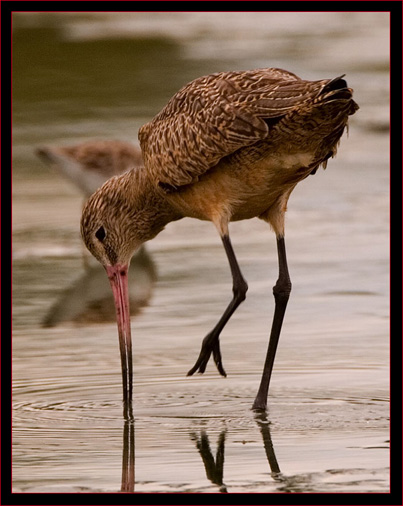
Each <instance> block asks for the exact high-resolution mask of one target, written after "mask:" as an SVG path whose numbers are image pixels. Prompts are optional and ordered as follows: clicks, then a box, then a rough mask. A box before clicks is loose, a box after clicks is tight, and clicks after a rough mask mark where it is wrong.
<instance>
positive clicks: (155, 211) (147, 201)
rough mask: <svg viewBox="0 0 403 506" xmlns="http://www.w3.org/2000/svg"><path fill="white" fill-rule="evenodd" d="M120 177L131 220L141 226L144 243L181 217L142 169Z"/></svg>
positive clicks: (133, 170)
mask: <svg viewBox="0 0 403 506" xmlns="http://www.w3.org/2000/svg"><path fill="white" fill-rule="evenodd" d="M121 177H122V183H123V185H127V196H128V200H129V202H128V203H129V206H130V208H131V209H133V214H134V216H133V220H134V221H135V222H137V223H138V224H141V227H138V229H139V230H142V231H143V233H144V240H145V241H147V240H149V239H152V238H153V237H155V236H156V235H157V234H159V233H160V232H161V231H162V230H163V229H164V227H165V225H167V224H168V223H170V222H171V221H176V220H179V219H180V218H182V217H183V216H182V215H180V214H178V211H177V210H175V209H174V208H173V207H172V205H171V204H170V203H169V201H168V200H167V199H166V198H165V196H164V192H163V191H162V190H159V188H158V187H157V186H156V185H155V184H154V183H153V182H152V181H151V179H150V177H149V175H148V173H147V170H146V169H144V168H143V167H141V168H135V169H132V170H130V171H128V172H126V173H125V174H124V175H123V176H121ZM139 222H141V223H139Z"/></svg>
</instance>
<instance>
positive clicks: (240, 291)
mask: <svg viewBox="0 0 403 506" xmlns="http://www.w3.org/2000/svg"><path fill="white" fill-rule="evenodd" d="M221 239H222V242H223V244H224V248H225V252H226V253H227V257H228V261H229V265H230V268H231V274H232V291H233V294H234V295H233V298H232V300H231V302H230V303H229V305H228V307H227V309H226V310H225V311H224V314H223V315H222V317H221V319H220V321H219V322H218V323H217V325H216V326H215V327H214V328H213V330H212V331H211V332H210V333H209V334H207V336H206V337H205V338H204V340H203V343H202V348H201V351H200V355H199V358H198V359H197V362H196V364H195V365H194V366H193V367H192V369H190V371H189V372H188V374H187V375H188V376H191V375H192V374H194V373H195V372H196V371H198V372H200V373H203V372H204V371H205V370H206V366H207V362H208V361H209V359H210V356H211V353H213V358H214V362H215V364H216V366H217V369H218V371H219V373H220V374H221V375H222V376H226V375H227V374H226V372H225V371H224V368H223V365H222V361H221V352H220V333H221V331H222V329H223V328H224V326H225V324H226V323H227V322H228V320H229V319H230V318H231V316H232V314H233V313H234V311H235V310H236V308H237V307H238V306H239V304H240V303H241V302H242V301H243V300H245V297H246V292H247V290H248V285H247V283H246V281H245V280H244V278H243V276H242V273H241V270H240V268H239V265H238V262H237V259H236V257H235V253H234V250H233V249H232V245H231V241H230V238H229V235H228V233H225V234H222V235H221Z"/></svg>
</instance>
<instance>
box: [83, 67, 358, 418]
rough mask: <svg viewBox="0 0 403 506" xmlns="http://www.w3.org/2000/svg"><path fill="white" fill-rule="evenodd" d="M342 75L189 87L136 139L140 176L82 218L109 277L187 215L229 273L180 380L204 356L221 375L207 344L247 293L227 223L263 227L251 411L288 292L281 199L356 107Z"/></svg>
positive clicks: (255, 77)
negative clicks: (224, 302)
mask: <svg viewBox="0 0 403 506" xmlns="http://www.w3.org/2000/svg"><path fill="white" fill-rule="evenodd" d="M342 77H343V76H341V77H338V78H335V79H324V80H319V81H304V80H302V79H300V78H298V77H297V76H296V75H295V74H292V73H290V72H287V71H285V70H281V69H270V68H269V69H257V70H251V71H245V72H222V73H218V74H212V75H210V76H205V77H201V78H199V79H196V80H195V81H192V82H191V83H189V84H188V85H186V86H184V87H183V88H182V89H181V90H180V91H179V92H178V93H176V95H174V97H173V98H172V99H171V100H170V101H169V102H168V104H167V105H166V106H165V107H164V109H162V111H161V112H160V113H159V114H158V115H157V116H156V117H155V118H154V119H153V120H152V121H151V122H150V123H147V124H146V125H144V126H143V127H142V128H141V129H140V131H139V140H140V145H141V149H142V152H143V157H144V164H145V167H144V168H140V169H135V170H133V171H131V172H128V173H126V174H124V175H123V176H120V177H116V178H113V179H111V180H109V181H108V182H107V183H106V184H105V185H104V186H103V187H102V188H101V189H100V190H98V191H97V192H96V193H95V194H94V195H93V196H92V197H91V198H90V200H89V201H88V202H87V204H86V206H85V207H84V210H83V217H82V235H83V239H84V242H85V244H86V245H87V247H88V249H89V250H90V251H91V253H93V255H94V256H95V257H96V258H97V259H98V260H99V261H100V262H101V263H102V264H103V265H104V266H105V267H106V269H107V271H108V273H109V276H110V278H113V279H115V278H116V276H118V277H119V274H118V273H119V270H120V269H121V267H122V266H123V267H125V266H127V265H128V263H129V262H130V258H131V255H132V254H133V251H135V250H136V248H138V247H139V245H140V244H142V243H143V242H144V241H146V240H149V239H151V238H153V237H154V236H155V235H157V234H158V233H159V232H160V231H161V230H162V229H163V228H164V226H165V225H166V224H167V223H169V222H170V221H173V220H177V219H180V218H183V217H185V216H188V217H194V218H198V219H201V220H210V221H212V222H213V223H214V224H215V226H216V227H217V229H218V231H219V233H220V235H221V238H222V240H223V244H224V247H225V250H226V253H227V255H228V259H229V263H230V267H231V272H232V276H233V285H234V286H233V289H234V298H233V300H232V301H231V303H230V304H229V306H228V307H227V309H226V311H225V312H224V314H223V317H222V318H221V320H220V321H219V323H218V324H217V325H216V327H215V328H214V329H213V331H212V332H210V334H208V336H207V337H206V338H205V340H204V341H203V346H202V351H201V353H200V356H199V359H198V361H197V362H196V364H195V366H194V367H193V368H192V369H191V370H190V371H189V374H193V373H194V372H196V371H197V370H198V371H199V372H204V370H205V368H206V364H207V362H208V360H209V357H210V355H211V354H213V357H214V360H215V362H216V365H217V367H218V369H219V371H220V373H221V374H223V375H225V371H224V369H223V367H222V363H221V354H220V349H219V334H220V332H221V330H222V328H223V327H224V325H225V324H226V322H227V321H228V319H229V318H230V316H231V315H232V314H233V312H234V311H235V309H236V307H237V306H238V305H239V304H240V302H242V300H243V299H244V298H245V294H246V290H247V285H246V282H245V280H244V279H243V277H242V274H241V272H240V269H239V266H238V264H237V261H236V258H235V255H234V252H233V250H232V246H231V243H230V240H229V233H228V224H229V222H230V221H235V220H243V219H249V218H253V217H259V218H262V219H263V220H265V221H267V222H268V223H270V225H271V226H272V227H273V229H274V231H275V233H276V236H277V245H278V253H279V266H280V272H279V279H278V281H277V284H276V286H275V288H274V295H275V299H276V311H275V316H274V320H273V327H272V333H271V338H270V345H269V352H268V362H267V363H266V365H265V368H264V374H263V379H262V384H261V389H260V390H259V393H258V396H257V397H256V400H255V404H254V407H255V408H256V409H264V408H265V407H266V399H267V390H268V385H269V380H270V375H271V368H272V365H273V361H274V355H275V350H276V346H277V341H278V337H279V334H280V330H281V323H282V320H283V316H284V312H285V307H286V304H287V300H288V296H289V293H290V290H291V282H290V279H289V275H288V269H287V263H286V258H285V245H284V214H285V211H286V205H287V201H288V198H289V196H290V193H291V192H292V190H293V189H294V187H295V186H296V184H297V183H298V182H299V181H301V180H303V179H304V178H306V177H307V176H308V175H309V174H313V173H315V172H316V170H317V168H318V167H319V165H321V164H323V165H324V166H325V165H326V163H327V160H328V158H330V157H332V156H334V155H335V153H336V149H337V145H338V142H339V140H340V137H341V135H342V133H343V131H344V129H345V127H346V126H347V122H348V117H349V115H351V114H354V112H355V111H356V110H357V109H358V106H357V105H356V103H355V102H354V101H353V99H352V90H351V89H350V88H348V87H347V84H346V82H345V80H344V79H343V78H342ZM122 272H123V271H122ZM116 279H117V278H116ZM112 286H114V285H112ZM118 311H119V308H118Z"/></svg>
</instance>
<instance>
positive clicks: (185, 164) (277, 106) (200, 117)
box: [139, 68, 328, 187]
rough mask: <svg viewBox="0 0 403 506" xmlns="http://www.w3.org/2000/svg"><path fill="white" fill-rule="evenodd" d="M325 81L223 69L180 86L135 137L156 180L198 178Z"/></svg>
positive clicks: (178, 182)
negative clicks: (137, 136) (224, 70)
mask: <svg viewBox="0 0 403 506" xmlns="http://www.w3.org/2000/svg"><path fill="white" fill-rule="evenodd" d="M327 82H328V81H327V80H325V81H303V80H302V79H300V78H298V77H297V76H296V75H295V74H292V73H290V72H287V71H285V70H281V69H271V68H268V69H258V70H253V71H245V72H221V73H217V74H211V75H209V76H204V77H201V78H199V79H196V80H195V81H192V82H191V83H189V84H188V85H186V86H184V87H183V88H182V89H181V90H179V91H178V93H176V94H175V95H174V96H173V97H172V98H171V100H170V101H169V102H168V104H167V105H166V106H165V107H164V109H162V111H161V112H160V113H159V114H158V115H157V116H155V118H154V119H153V120H152V121H151V122H149V123H147V124H146V125H144V126H142V127H141V129H140V131H139V141H140V145H141V149H142V152H143V157H144V163H145V166H146V168H147V170H148V171H149V172H150V173H151V175H152V177H153V178H154V180H155V181H156V182H158V183H163V184H167V185H170V186H174V187H179V186H183V185H186V184H189V183H192V182H195V181H197V179H198V178H199V176H201V175H202V174H204V173H205V172H206V171H208V170H209V169H210V168H211V167H213V166H214V165H216V164H217V163H218V162H219V161H220V159H221V158H223V157H225V156H227V155H229V154H231V153H233V152H235V151H237V150H238V149H240V148H242V147H245V146H249V145H251V144H254V143H256V142H258V141H260V140H262V139H265V138H267V137H268V136H269V135H270V127H269V125H268V122H265V119H266V120H267V119H272V118H281V117H282V116H284V115H286V114H287V113H289V112H290V111H292V110H293V109H295V108H298V107H300V106H301V105H303V104H304V103H306V102H307V101H312V99H313V98H315V97H316V96H317V95H318V94H319V93H320V91H321V89H322V88H323V86H324V85H325V84H326V83H327Z"/></svg>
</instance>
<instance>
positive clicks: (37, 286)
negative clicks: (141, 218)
mask: <svg viewBox="0 0 403 506" xmlns="http://www.w3.org/2000/svg"><path fill="white" fill-rule="evenodd" d="M221 16H225V22H223V20H222V19H221V18H220V14H214V15H210V16H209V14H208V13H200V14H192V13H189V14H186V13H184V14H176V15H175V14H152V13H150V14H135V13H133V14H125V15H124V16H123V15H119V14H115V15H111V14H109V15H106V16H97V17H95V18H94V17H92V16H90V15H85V16H83V15H82V16H80V15H77V16H72V17H71V16H68V15H64V16H62V17H61V18H57V19H56V18H55V17H53V16H49V15H45V14H42V15H40V16H35V17H33V16H32V15H31V16H30V15H25V16H18V17H16V19H15V23H14V25H15V32H14V51H13V54H14V80H13V86H14V100H13V107H14V121H13V140H14V146H13V156H14V160H13V408H14V410H13V487H14V491H15V492H38V491H46V492H49V491H55V492H77V491H83V492H118V491H120V489H121V478H122V460H123V461H125V460H126V459H125V458H123V453H124V449H125V448H126V449H127V447H128V446H129V447H130V442H128V437H127V432H128V431H126V433H125V431H124V422H123V419H122V406H121V376H120V363H119V352H118V344H117V330H116V324H115V322H114V321H111V322H110V323H102V322H99V323H91V324H89V323H87V324H85V323H84V324H83V323H82V324H80V325H78V324H74V323H69V322H65V323H63V324H61V325H59V326H57V327H52V328H42V326H41V324H42V322H43V320H44V318H46V315H48V314H49V311H50V309H51V307H52V306H54V304H55V302H57V301H58V300H60V297H62V296H63V294H64V293H65V291H66V289H68V288H69V287H70V286H71V285H72V283H74V282H75V281H77V279H78V278H80V277H81V276H83V273H84V268H83V260H82V255H83V249H82V244H81V240H80V237H79V233H78V224H79V218H80V208H81V204H82V197H81V195H80V194H79V192H78V191H77V190H76V189H75V188H74V186H72V185H71V184H70V183H67V182H65V181H64V180H62V179H61V178H60V176H58V175H57V174H56V173H55V172H52V171H51V170H50V169H48V168H46V167H45V166H43V165H42V164H41V162H40V161H39V160H37V159H36V158H35V156H34V154H33V151H34V148H35V147H36V146H37V145H39V144H42V143H55V144H56V143H69V142H70V143H71V142H79V141H83V140H87V139H93V138H120V139H126V140H136V137H137V130H138V128H139V126H140V125H141V124H143V123H144V122H145V121H148V120H149V119H150V118H151V117H152V116H153V115H154V114H155V113H157V112H158V110H159V109H160V108H161V107H162V106H163V105H164V103H165V102H166V101H167V100H168V98H169V97H170V96H171V95H172V94H173V93H174V92H175V91H177V89H179V87H180V86H181V85H183V84H185V83H186V82H188V81H189V80H191V79H193V78H195V77H198V76H200V75H203V74H206V73H210V72H215V71H219V70H229V69H233V70H235V69H241V68H243V69H246V68H254V67H260V66H279V67H283V68H286V69H287V70H290V71H293V72H295V73H297V74H299V75H301V77H305V78H307V79H315V78H318V79H319V78H325V77H334V76H337V75H341V74H343V73H346V74H347V80H348V83H349V85H350V86H351V87H353V88H354V90H355V99H356V100H357V102H358V103H359V105H360V107H361V109H360V111H359V112H358V113H357V114H356V115H355V116H353V117H352V118H351V124H350V134H349V136H348V137H347V136H346V135H345V136H344V137H343V139H342V143H341V146H340V150H339V154H338V155H337V157H336V158H335V159H334V160H330V162H329V165H328V169H327V170H326V172H323V171H318V173H317V174H316V175H315V176H314V177H309V178H308V179H306V180H305V181H304V182H302V183H301V184H300V185H299V186H298V187H297V188H296V190H295V191H294V193H293V195H292V196H291V198H290V202H289V211H288V213H287V225H286V242H287V252H288V260H289V268H290V274H291V279H292V282H293V291H292V294H291V299H290V302H289V305H288V308H287V314H286V319H285V323H284V329H283V333H282V336H281V339H280V344H279V349H278V356H277V359H276V363H275V369H274V373H273V378H272V385H271V391H270V402H269V411H268V414H267V418H266V419H260V418H256V417H255V415H254V414H253V412H252V411H251V409H250V407H251V405H252V402H253V399H254V396H255V394H256V391H257V388H258V384H259V380H260V372H261V370H262V366H263V361H264V355H265V352H266V347H267V339H268V334H269V328H270V323H271V318H272V314H273V308H274V300H273V296H272V293H271V289H272V286H273V284H274V283H275V280H276V277H277V269H278V267H277V253H276V248H275V237H274V235H273V233H272V232H271V231H270V230H269V229H268V227H267V226H266V225H265V224H264V223H263V222H260V221H259V220H251V221H248V222H240V223H234V224H232V225H231V237H232V242H233V245H234V248H235V251H236V253H237V256H238V259H239V263H240V265H241V268H242V271H243V273H244V275H245V278H246V279H247V280H248V283H249V292H248V298H247V300H246V301H245V302H244V303H243V305H242V306H241V307H240V308H239V310H238V311H237V313H236V314H235V315H234V317H233V318H232V320H231V321H230V323H229V324H228V326H227V327H226V329H225V330H224V332H223V334H222V341H221V342H222V353H223V362H224V366H225V368H226V371H227V373H228V377H227V378H226V379H223V378H220V377H219V376H218V374H217V372H216V371H215V368H214V366H213V365H212V364H211V365H209V366H208V369H207V372H206V374H205V375H204V376H196V377H192V378H186V376H185V375H186V372H187V371H188V369H189V368H190V367H191V366H192V365H193V363H194V361H195V360H196V358H197V356H198V353H199V349H200V344H201V340H202V338H203V337H204V336H205V335H206V333H207V332H208V331H209V330H211V328H212V327H213V326H214V324H215V323H216V321H217V319H218V318H219V316H220V315H221V313H222V311H223V309H224V307H225V306H226V304H227V303H228V301H229V299H230V297H231V279H230V272H229V268H228V265H227V260H226V257H225V253H224V251H223V249H222V246H221V242H220V239H219V237H218V236H217V234H216V231H215V229H214V227H213V226H212V225H211V224H209V223H202V222H197V221H195V220H193V221H192V220H190V219H187V220H182V221H180V222H176V223H173V224H171V225H169V226H168V227H167V229H166V230H165V231H164V232H163V233H162V234H161V235H160V236H158V237H157V238H156V239H155V240H154V241H152V242H151V243H150V244H148V245H147V247H148V251H149V254H150V256H151V257H152V260H153V261H154V263H155V265H156V267H157V271H158V278H157V280H156V282H155V283H154V284H152V285H151V284H149V285H147V283H151V282H150V280H149V279H148V278H147V277H145V278H144V279H143V278H141V279H142V283H144V289H147V290H150V292H151V291H152V295H153V296H152V298H151V301H150V304H149V305H148V306H147V307H145V308H143V310H142V312H141V313H140V314H139V315H137V316H136V317H135V318H133V321H132V329H133V337H134V375H135V391H134V418H135V422H134V428H135V440H134V447H135V463H134V465H135V470H134V471H135V472H134V476H135V479H134V482H135V483H134V490H135V491H139V492H217V491H221V492H226V491H227V492H268V493H270V492H388V490H389V421H388V417H389V398H388V397H389V277H388V276H389V158H388V153H389V139H388V121H389V119H388V84H389V76H388V64H389V60H388V58H389V56H388V48H389V31H388V16H387V14H384V13H378V14H372V13H356V14H347V13H346V14H338V13H318V14H315V13H311V14H309V13H307V14H301V13H297V14H294V13H259V14H253V13H250V14H245V13H240V14H236V13H232V14H230V15H227V14H221ZM56 21H57V22H56ZM83 297H84V294H83ZM270 464H271V465H270Z"/></svg>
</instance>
